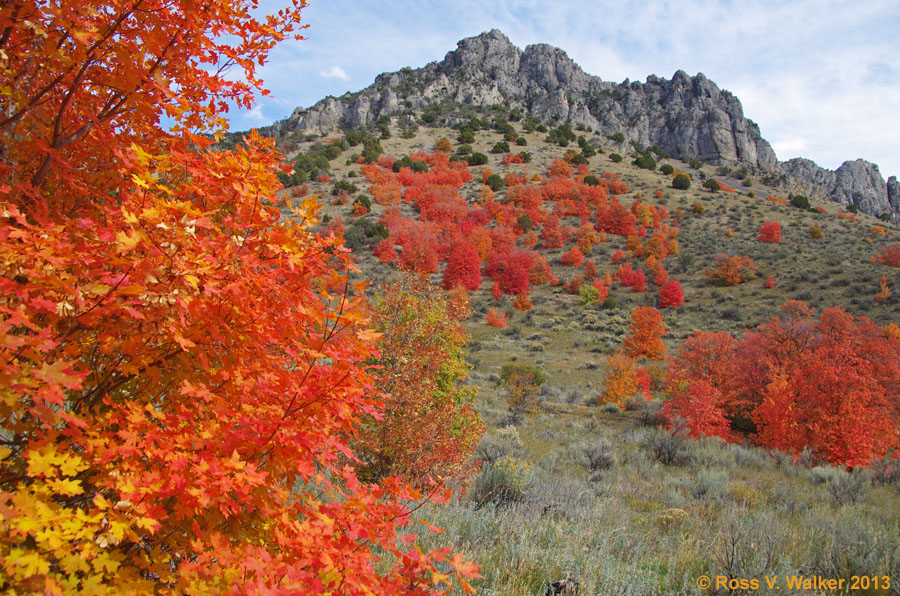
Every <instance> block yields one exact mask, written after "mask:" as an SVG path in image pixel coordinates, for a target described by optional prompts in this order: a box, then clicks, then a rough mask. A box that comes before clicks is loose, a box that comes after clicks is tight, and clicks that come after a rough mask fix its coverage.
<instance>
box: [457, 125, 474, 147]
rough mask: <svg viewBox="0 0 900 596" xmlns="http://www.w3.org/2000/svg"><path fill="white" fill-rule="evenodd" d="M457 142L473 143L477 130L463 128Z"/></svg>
mask: <svg viewBox="0 0 900 596" xmlns="http://www.w3.org/2000/svg"><path fill="white" fill-rule="evenodd" d="M456 140H457V142H459V143H465V144H471V143H474V142H475V131H473V130H472V129H471V128H463V129H461V130H460V131H459V135H457V137H456Z"/></svg>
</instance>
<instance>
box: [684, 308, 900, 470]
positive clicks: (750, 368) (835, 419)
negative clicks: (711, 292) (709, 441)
mask: <svg viewBox="0 0 900 596" xmlns="http://www.w3.org/2000/svg"><path fill="white" fill-rule="evenodd" d="M898 357H900V338H898V337H897V334H896V333H894V332H892V331H891V329H890V328H881V327H879V326H878V325H876V324H874V323H872V322H870V321H869V320H867V319H865V318H856V319H855V318H854V317H853V316H852V315H850V314H849V313H847V312H845V311H844V310H842V309H841V308H838V307H830V308H826V309H825V310H824V311H822V313H821V314H820V315H819V316H818V317H815V315H814V313H813V312H812V311H811V310H810V309H809V307H807V306H806V305H805V304H803V303H802V302H797V301H792V302H788V303H786V304H785V305H784V306H783V307H782V309H781V312H780V313H779V315H778V316H777V317H775V318H773V319H772V320H770V321H768V322H767V323H764V324H762V325H760V326H759V327H757V328H756V329H755V330H754V331H748V332H747V333H745V335H744V337H743V338H742V339H741V340H740V341H739V340H737V339H735V338H734V337H732V336H731V335H730V334H728V333H725V332H721V333H706V332H696V333H695V334H694V335H693V336H692V337H690V338H688V339H687V340H685V341H684V343H683V344H682V346H681V349H680V350H679V352H678V354H677V356H676V357H674V358H673V359H672V360H671V362H670V364H669V374H670V379H669V384H668V387H667V391H668V393H669V400H668V402H667V405H666V412H667V414H668V415H669V416H670V417H674V416H678V417H680V418H683V419H685V420H686V421H687V423H688V427H689V428H691V429H692V434H694V435H695V436H696V435H698V434H715V435H718V436H722V437H724V438H728V437H729V436H731V435H732V434H733V432H734V431H741V432H749V433H751V435H750V436H751V438H752V439H753V440H754V441H755V442H757V443H758V444H760V445H764V446H766V447H770V448H777V449H782V450H784V451H787V452H789V453H791V454H793V455H795V456H797V455H799V454H800V453H802V452H803V450H804V449H809V450H810V451H811V452H812V453H813V455H814V456H816V457H819V458H821V459H822V460H825V461H828V462H830V463H832V464H840V465H847V466H863V465H868V464H870V463H871V462H872V461H873V460H876V459H881V458H882V457H884V455H885V454H886V453H888V452H889V451H891V450H892V449H896V448H897V447H898V446H900V431H898V428H900V425H898V422H900V358H898ZM726 421H727V424H726Z"/></svg>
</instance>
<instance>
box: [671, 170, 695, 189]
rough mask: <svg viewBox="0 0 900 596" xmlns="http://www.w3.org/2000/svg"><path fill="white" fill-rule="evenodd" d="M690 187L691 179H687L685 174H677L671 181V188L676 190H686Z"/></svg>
mask: <svg viewBox="0 0 900 596" xmlns="http://www.w3.org/2000/svg"><path fill="white" fill-rule="evenodd" d="M690 187H691V179H690V178H688V177H687V175H686V174H678V175H677V176H675V178H674V179H673V180H672V188H677V189H678V190H687V189H689V188H690Z"/></svg>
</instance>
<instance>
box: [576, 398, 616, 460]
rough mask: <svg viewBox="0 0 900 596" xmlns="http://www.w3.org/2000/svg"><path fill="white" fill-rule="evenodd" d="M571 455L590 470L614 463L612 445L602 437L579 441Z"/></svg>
mask: <svg viewBox="0 0 900 596" xmlns="http://www.w3.org/2000/svg"><path fill="white" fill-rule="evenodd" d="M612 405H615V404H612ZM572 457H573V459H574V460H575V461H576V462H578V463H579V464H581V465H583V466H586V467H587V469H588V470H590V471H592V472H596V471H598V470H608V469H610V468H612V467H613V466H614V465H615V464H616V458H615V455H613V451H612V445H610V443H609V441H607V440H604V439H599V440H594V441H587V442H584V443H579V444H578V445H576V446H575V447H574V448H573V449H572Z"/></svg>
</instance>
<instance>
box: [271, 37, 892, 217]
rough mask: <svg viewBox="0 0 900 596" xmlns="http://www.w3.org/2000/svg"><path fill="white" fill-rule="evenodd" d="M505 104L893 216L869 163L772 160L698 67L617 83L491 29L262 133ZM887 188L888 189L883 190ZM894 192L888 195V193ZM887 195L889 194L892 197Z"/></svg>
mask: <svg viewBox="0 0 900 596" xmlns="http://www.w3.org/2000/svg"><path fill="white" fill-rule="evenodd" d="M495 104H500V105H504V106H506V107H507V108H509V109H515V108H519V109H520V110H522V111H523V112H525V113H527V114H529V115H531V116H533V117H535V118H537V119H539V120H541V121H543V122H545V123H547V124H548V125H552V124H553V123H555V122H559V123H563V122H569V123H570V124H571V125H572V126H576V125H579V124H581V125H584V126H585V127H590V128H591V129H593V130H594V131H599V132H600V133H601V134H603V135H612V134H614V133H622V135H624V137H625V143H626V146H629V145H630V142H632V141H633V142H635V143H638V144H639V145H641V146H650V145H656V146H658V147H660V148H661V149H663V150H665V151H667V152H668V153H669V154H671V155H672V156H674V157H677V158H685V159H686V158H693V157H696V158H699V159H701V160H703V161H706V162H708V163H714V164H735V165H738V164H739V165H744V166H750V167H752V168H755V169H756V170H757V171H760V172H763V173H769V174H775V175H780V176H781V179H782V182H783V184H784V185H785V187H787V188H791V187H797V188H803V189H806V192H807V193H808V194H812V195H816V194H820V195H823V196H826V197H828V198H831V199H832V200H835V201H838V202H840V203H842V204H844V205H850V204H853V205H856V206H857V207H858V208H859V210H860V211H862V212H864V213H870V214H873V215H881V214H882V213H889V214H891V215H892V216H893V217H894V218H895V219H898V218H900V186H898V184H897V183H896V179H894V183H893V186H891V185H889V184H886V183H885V182H884V179H883V178H882V177H881V174H880V173H879V172H878V168H877V166H874V165H873V164H870V163H867V162H864V161H862V160H857V161H853V162H846V163H845V164H844V165H843V166H841V167H840V168H839V169H838V170H837V171H834V172H832V171H829V170H825V169H823V168H820V167H819V166H817V165H816V164H814V163H813V162H811V161H809V160H790V161H788V162H785V163H778V162H777V160H776V157H775V152H774V151H773V150H772V147H771V146H770V145H769V143H768V142H767V141H766V140H765V139H763V138H762V137H761V136H760V133H759V127H758V126H757V125H756V124H755V123H754V122H752V121H751V120H748V119H747V118H745V117H744V113H743V109H742V107H741V103H740V101H739V100H738V99H737V98H736V97H734V96H733V95H732V94H731V93H729V92H728V91H725V90H722V89H719V88H718V87H717V86H716V84H715V83H713V82H712V81H710V80H709V79H707V78H706V77H705V76H704V75H703V74H698V75H696V76H694V77H691V76H688V75H687V74H686V73H685V72H683V71H678V72H676V73H675V74H674V76H673V77H672V78H671V79H664V78H660V77H657V76H652V75H651V76H649V77H648V78H647V80H646V82H644V83H640V82H636V81H635V82H629V81H628V80H626V81H625V82H623V83H620V84H616V83H610V82H606V81H603V80H601V79H600V78H599V77H595V76H592V75H589V74H587V73H585V72H584V71H583V70H582V69H581V68H580V67H579V66H578V65H577V64H575V62H573V61H572V59H571V58H569V57H568V55H566V53H565V52H564V51H562V50H560V49H558V48H554V47H552V46H549V45H546V44H537V45H530V46H528V47H526V48H525V50H524V51H523V50H521V49H519V48H518V47H516V46H515V45H513V44H512V43H511V42H510V41H509V39H508V38H507V37H506V36H505V35H504V34H503V33H501V32H500V31H498V30H496V29H495V30H493V31H490V32H487V33H483V34H481V35H478V36H476V37H471V38H467V39H463V40H462V41H460V42H459V43H458V47H457V49H456V50H454V51H451V52H449V53H447V55H446V57H445V58H444V59H443V60H442V61H440V62H432V63H431V64H428V65H427V66H425V67H423V68H419V69H411V68H405V69H402V70H400V71H399V72H394V73H385V74H381V75H379V76H378V77H377V78H376V79H375V82H374V83H373V84H372V85H371V86H369V87H367V88H366V89H363V90H362V91H359V92H356V93H347V94H345V95H343V96H341V97H339V98H334V97H328V98H326V99H323V100H322V101H320V102H318V103H317V104H315V105H313V106H312V107H310V108H306V109H304V108H297V109H296V110H295V111H294V113H293V114H292V115H291V116H290V117H289V118H287V119H285V120H282V121H280V122H276V123H275V124H274V125H272V126H271V127H270V128H269V129H268V131H267V132H268V133H269V134H274V135H277V136H285V135H288V134H290V133H292V132H296V133H297V134H300V135H309V134H322V133H328V132H331V131H335V130H338V129H351V128H357V127H364V126H371V125H373V124H375V122H376V121H377V120H379V119H380V118H384V117H388V118H409V117H411V116H412V115H421V114H422V113H423V112H425V111H426V109H429V108H430V109H431V110H432V113H433V114H436V115H437V117H438V123H440V124H445V125H450V126H453V125H455V124H458V123H459V122H461V121H462V120H463V119H464V118H467V117H465V116H463V113H464V111H462V110H460V109H459V107H460V106H484V107H488V106H492V105H495ZM891 189H893V190H891ZM889 192H890V193H893V194H890V195H889ZM891 197H893V198H891Z"/></svg>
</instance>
